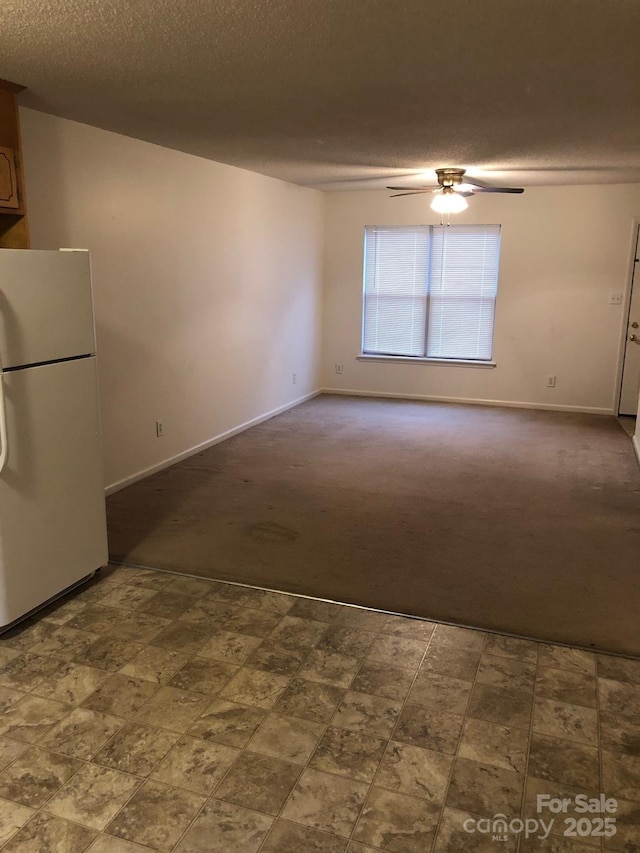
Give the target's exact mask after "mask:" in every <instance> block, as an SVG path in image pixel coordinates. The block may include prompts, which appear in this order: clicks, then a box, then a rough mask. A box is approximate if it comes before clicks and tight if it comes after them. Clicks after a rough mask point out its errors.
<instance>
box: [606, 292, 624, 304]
mask: <svg viewBox="0 0 640 853" xmlns="http://www.w3.org/2000/svg"><path fill="white" fill-rule="evenodd" d="M609 305H622V294H621V293H612V294H611V296H610V297H609Z"/></svg>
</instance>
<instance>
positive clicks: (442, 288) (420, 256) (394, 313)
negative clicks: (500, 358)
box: [362, 225, 500, 361]
mask: <svg viewBox="0 0 640 853" xmlns="http://www.w3.org/2000/svg"><path fill="white" fill-rule="evenodd" d="M499 256H500V226H499V225H451V226H429V225H424V226H410V227H399V228H393V227H382V226H368V227H367V228H366V230H365V258H364V261H365V263H364V317H363V347H362V348H363V352H364V353H370V354H376V355H397V356H415V357H418V358H437V359H447V358H451V359H469V360H477V361H489V360H490V359H491V356H492V349H493V325H494V316H495V301H496V291H497V284H498V263H499Z"/></svg>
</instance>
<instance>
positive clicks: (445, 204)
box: [431, 187, 469, 213]
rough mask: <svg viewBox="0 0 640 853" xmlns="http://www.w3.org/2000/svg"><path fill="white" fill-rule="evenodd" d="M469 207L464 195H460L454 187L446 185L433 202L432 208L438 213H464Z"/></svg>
mask: <svg viewBox="0 0 640 853" xmlns="http://www.w3.org/2000/svg"><path fill="white" fill-rule="evenodd" d="M468 207H469V205H468V204H467V200H466V199H465V198H464V196H461V195H458V193H457V192H455V191H454V190H453V189H452V187H444V189H443V190H442V192H440V193H437V194H436V195H435V196H434V199H433V201H432V202H431V210H435V211H436V213H462V211H463V210H466V209H467V208H468Z"/></svg>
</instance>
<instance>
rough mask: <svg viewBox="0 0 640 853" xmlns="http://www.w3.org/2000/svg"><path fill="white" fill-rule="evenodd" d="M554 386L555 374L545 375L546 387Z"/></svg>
mask: <svg viewBox="0 0 640 853" xmlns="http://www.w3.org/2000/svg"><path fill="white" fill-rule="evenodd" d="M555 387H556V377H555V376H547V388H555Z"/></svg>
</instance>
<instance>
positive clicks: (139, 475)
mask: <svg viewBox="0 0 640 853" xmlns="http://www.w3.org/2000/svg"><path fill="white" fill-rule="evenodd" d="M321 393H322V391H320V390H318V391H312V392H311V393H310V394H305V395H304V396H303V397H298V398H297V399H296V400H292V401H291V402H290V403H285V404H284V405H283V406H278V408H277V409H271V411H269V412H265V413H264V414H262V415H258V416H257V417H255V418H251V420H250V421H245V422H244V423H242V424H239V425H238V426H236V427H232V428H231V429H228V430H226V431H225V432H221V433H220V434H219V435H216V436H214V437H213V438H209V439H207V440H206V441H203V442H202V443H201V444H196V445H195V447H190V448H189V449H188V450H183V451H182V453H177V454H176V455H175V456H171V457H169V459H163V461H162V462H158V464H157V465H152V466H151V467H149V468H144V469H143V470H142V471H136V473H135V474H131V476H129V477H125V478H124V479H123V480H118V481H117V482H116V483H111V485H109V486H107V487H106V488H105V494H106V495H107V496H109V495H113V494H115V492H119V491H120V490H121V489H125V488H126V487H127V486H130V485H132V484H133V483H137V482H138V480H144V479H145V477H150V476H151V475H152V474H157V473H158V471H163V470H164V469H165V468H169V467H171V465H175V464H176V462H181V461H182V460H183V459H188V458H189V456H195V454H196V453H200V452H201V451H202V450H207V449H208V448H209V447H213V446H214V444H219V443H220V442H221V441H225V439H227V438H232V437H233V436H234V435H238V433H241V432H244V431H245V430H246V429H250V428H251V427H253V426H257V424H261V423H263V422H264V421H268V420H270V419H271V418H275V416H276V415H281V414H282V413H283V412H286V411H288V410H289V409H294V408H295V407H296V406H299V405H300V403H305V402H306V401H307V400H311V399H312V398H313V397H317V396H318V394H321Z"/></svg>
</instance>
